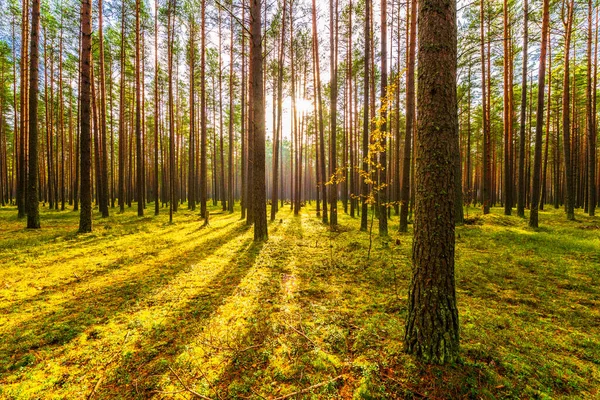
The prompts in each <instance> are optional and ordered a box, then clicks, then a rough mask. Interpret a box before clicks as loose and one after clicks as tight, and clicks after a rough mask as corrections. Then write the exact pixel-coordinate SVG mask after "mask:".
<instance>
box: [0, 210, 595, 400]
mask: <svg viewBox="0 0 600 400" xmlns="http://www.w3.org/2000/svg"><path fill="white" fill-rule="evenodd" d="M468 211H469V215H468V217H467V219H466V223H465V225H464V226H460V227H458V228H457V230H456V233H457V248H456V283H457V298H458V307H459V313H460V323H461V357H462V360H461V363H460V364H459V365H454V366H443V367H440V366H428V365H422V364H420V363H418V362H416V361H415V360H414V359H413V358H412V357H409V356H407V355H406V354H404V352H403V343H402V341H403V335H404V320H405V317H406V296H407V289H408V282H409V280H410V275H411V271H410V256H411V254H410V252H411V245H412V235H411V234H410V232H409V234H398V233H397V232H396V230H395V226H397V225H396V224H397V218H396V217H395V216H393V217H392V219H391V221H390V237H389V238H385V239H382V240H381V241H380V240H379V238H378V237H377V236H376V235H375V236H374V242H373V247H372V249H373V250H372V252H371V256H370V258H369V259H367V254H366V253H367V249H368V248H369V237H368V234H367V233H365V232H359V223H360V221H359V219H352V218H350V217H348V216H347V215H344V214H340V215H339V222H340V225H341V226H340V229H339V230H338V231H337V232H331V231H330V230H329V229H328V227H326V226H324V225H323V224H321V223H320V221H319V220H318V219H317V218H316V217H315V210H314V208H312V207H311V206H309V207H307V208H305V209H304V210H303V212H302V214H301V216H300V217H294V216H293V215H292V213H291V212H290V211H289V210H288V208H285V209H284V210H282V211H280V212H279V214H278V217H277V218H278V219H277V220H278V221H279V220H280V219H281V220H282V223H279V222H277V223H276V224H271V225H270V226H269V229H270V232H269V234H270V235H269V240H268V241H267V242H265V243H262V244H259V245H254V244H253V243H252V231H251V228H250V229H249V228H248V227H247V226H246V225H245V223H244V222H243V221H240V220H239V214H238V213H235V214H227V213H220V212H219V210H218V207H217V208H215V209H211V216H212V219H211V225H210V227H208V228H204V229H200V227H201V221H200V219H199V217H198V216H197V215H196V213H193V212H190V211H187V210H185V206H183V207H182V208H181V209H180V211H179V212H178V213H176V215H175V224H168V215H166V213H163V214H161V215H159V216H158V217H154V216H150V217H145V218H138V217H137V216H136V208H135V207H133V208H132V209H127V210H126V212H125V213H123V214H117V213H112V215H111V216H110V217H109V218H106V219H102V218H100V217H99V215H97V214H95V220H94V223H95V225H94V232H92V233H91V234H85V235H79V234H77V233H76V231H77V227H78V215H77V213H73V212H70V211H65V212H59V211H49V210H47V209H46V208H42V209H41V221H42V229H40V230H38V231H28V230H26V229H25V228H24V222H23V221H20V220H17V219H16V217H15V215H16V210H15V208H13V207H4V208H0V234H1V236H2V239H0V259H1V260H2V265H1V267H0V337H1V339H2V340H0V394H1V396H0V397H3V398H16V399H29V398H36V397H43V398H84V397H86V396H87V395H88V394H89V393H90V392H91V390H92V388H93V387H95V385H96V384H97V382H98V381H100V385H99V386H98V389H97V392H96V395H97V397H98V398H140V399H141V398H150V397H157V398H159V397H160V396H161V394H160V393H161V392H177V391H180V390H182V389H183V387H182V385H181V383H180V381H179V379H178V378H177V377H176V376H175V375H174V373H173V372H172V370H173V371H176V373H177V375H179V378H180V379H182V380H183V381H184V382H186V384H187V385H188V387H191V388H194V390H196V391H198V392H199V393H202V394H204V395H205V396H209V397H213V398H216V397H217V394H218V397H220V398H257V399H258V398H261V397H266V398H269V397H271V396H273V397H276V396H281V395H285V394H288V393H292V392H295V391H298V390H302V389H304V388H306V387H309V386H311V385H315V384H318V383H326V382H329V383H327V384H325V385H322V386H319V387H318V388H316V389H314V390H313V391H311V393H305V394H303V395H302V396H300V397H303V398H315V399H316V398H319V399H320V398H353V397H354V398H361V399H386V398H393V397H394V396H395V397H400V398H421V397H423V396H427V397H431V398H483V399H492V398H523V397H526V398H595V397H598V396H599V395H600V394H599V392H598V388H599V387H600V339H599V338H600V326H598V324H597V321H598V320H600V307H599V304H598V301H599V299H600V287H599V286H600V280H599V279H598V276H599V275H598V274H599V272H600V271H599V269H600V264H599V262H598V261H599V260H600V258H599V257H600V252H599V251H598V249H599V248H600V231H599V230H598V229H597V226H598V218H597V217H596V218H589V217H586V216H585V215H583V214H579V213H578V215H577V221H574V222H573V221H567V220H566V218H565V216H564V214H563V212H562V210H553V209H549V210H545V211H542V212H540V225H541V228H539V229H536V230H532V229H530V228H528V227H527V220H526V219H521V218H517V217H507V216H504V215H502V209H499V208H498V209H492V213H491V214H489V215H486V216H483V215H481V213H480V212H479V210H475V211H473V209H470V210H468ZM410 229H412V227H411V228H410ZM340 375H341V376H342V378H340V379H338V380H336V381H334V382H330V380H331V379H332V378H334V377H338V376H340Z"/></svg>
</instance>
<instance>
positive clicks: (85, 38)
mask: <svg viewBox="0 0 600 400" xmlns="http://www.w3.org/2000/svg"><path fill="white" fill-rule="evenodd" d="M35 1H37V0H35ZM91 52H92V4H91V2H90V0H82V1H81V87H80V89H79V91H80V94H79V96H80V98H81V113H80V115H81V117H80V118H81V120H80V124H81V137H80V139H79V145H80V149H79V153H80V154H81V212H80V214H79V232H81V233H85V232H91V231H92V180H91V179H92V151H91V150H92V136H91V130H90V128H91V126H90V125H91V114H90V111H91V110H90V106H91V104H90V101H91V99H90V94H91V76H92V71H91V65H90V64H91Z"/></svg>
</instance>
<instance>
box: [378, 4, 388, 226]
mask: <svg viewBox="0 0 600 400" xmlns="http://www.w3.org/2000/svg"><path fill="white" fill-rule="evenodd" d="M386 9H387V0H381V99H382V100H381V101H382V105H381V106H382V110H381V118H382V121H383V122H382V124H381V128H380V129H381V135H382V137H381V149H382V150H381V154H379V163H380V164H381V167H382V169H381V172H380V174H379V180H380V190H379V207H380V209H379V234H380V235H381V236H387V234H388V221H387V196H386V193H387V188H386V185H387V171H386V168H387V158H386V147H387V129H388V124H387V117H388V114H387V86H388V77H387V12H386Z"/></svg>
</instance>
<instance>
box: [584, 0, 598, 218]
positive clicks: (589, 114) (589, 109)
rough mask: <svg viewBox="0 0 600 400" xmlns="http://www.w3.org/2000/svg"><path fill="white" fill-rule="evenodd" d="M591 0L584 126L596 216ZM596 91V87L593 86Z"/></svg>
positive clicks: (590, 194)
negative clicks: (585, 120)
mask: <svg viewBox="0 0 600 400" xmlns="http://www.w3.org/2000/svg"><path fill="white" fill-rule="evenodd" d="M592 32H593V29H592V0H588V39H587V45H588V48H587V73H586V78H587V90H586V118H587V122H586V126H587V150H588V170H587V175H588V176H587V178H588V189H587V190H588V201H587V203H588V207H587V208H588V214H589V215H590V216H593V215H595V214H596V115H595V114H594V107H593V97H592V76H591V75H592ZM594 90H596V86H594Z"/></svg>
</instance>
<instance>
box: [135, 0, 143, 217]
mask: <svg viewBox="0 0 600 400" xmlns="http://www.w3.org/2000/svg"><path fill="white" fill-rule="evenodd" d="M141 64H142V58H141V55H140V0H136V1H135V148H136V161H137V164H136V168H135V172H136V174H137V179H136V191H137V212H138V217H143V216H144V200H143V198H144V195H143V192H144V184H143V182H144V175H143V170H144V169H143V166H142V165H143V162H144V158H143V153H142V96H141V93H142V88H141V86H142V82H141V80H140V76H141Z"/></svg>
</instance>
